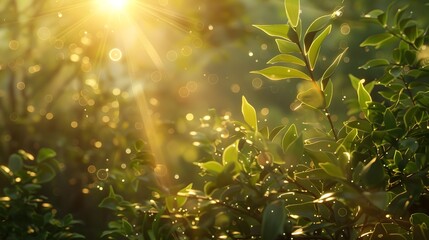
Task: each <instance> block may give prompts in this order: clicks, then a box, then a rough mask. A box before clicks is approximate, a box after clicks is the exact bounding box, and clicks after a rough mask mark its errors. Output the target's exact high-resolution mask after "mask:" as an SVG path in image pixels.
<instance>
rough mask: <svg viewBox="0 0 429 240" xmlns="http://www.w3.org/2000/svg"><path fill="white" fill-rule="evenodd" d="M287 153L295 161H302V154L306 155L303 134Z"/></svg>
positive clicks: (290, 146) (288, 148) (289, 147)
mask: <svg viewBox="0 0 429 240" xmlns="http://www.w3.org/2000/svg"><path fill="white" fill-rule="evenodd" d="M285 153H286V154H287V155H288V156H290V157H292V158H293V159H300V158H301V157H302V154H303V153H304V142H303V140H302V134H301V135H299V137H298V138H296V139H295V140H293V142H291V143H290V145H289V146H288V147H287V149H286V151H285Z"/></svg>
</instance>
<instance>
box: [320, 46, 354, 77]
mask: <svg viewBox="0 0 429 240" xmlns="http://www.w3.org/2000/svg"><path fill="white" fill-rule="evenodd" d="M347 50H348V48H346V49H344V51H343V52H342V53H340V54H339V55H338V56H337V57H336V58H335V60H334V61H333V62H332V63H331V65H329V67H328V68H327V69H326V71H325V72H324V73H323V75H322V78H321V79H322V80H325V79H328V78H330V77H331V76H332V74H334V72H335V70H336V69H337V67H338V64H340V61H341V59H342V58H343V55H344V54H345V53H346V51H347Z"/></svg>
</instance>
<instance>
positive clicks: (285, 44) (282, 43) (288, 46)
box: [276, 39, 299, 53]
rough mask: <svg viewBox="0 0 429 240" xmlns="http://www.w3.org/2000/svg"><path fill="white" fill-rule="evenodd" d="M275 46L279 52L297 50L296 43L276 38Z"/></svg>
mask: <svg viewBox="0 0 429 240" xmlns="http://www.w3.org/2000/svg"><path fill="white" fill-rule="evenodd" d="M276 43H277V47H278V49H279V51H280V52H281V53H294V52H299V47H298V45H296V43H294V42H291V41H289V40H283V39H276Z"/></svg>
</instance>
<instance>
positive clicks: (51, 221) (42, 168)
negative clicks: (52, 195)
mask: <svg viewBox="0 0 429 240" xmlns="http://www.w3.org/2000/svg"><path fill="white" fill-rule="evenodd" d="M55 156H56V153H55V152H54V151H53V150H51V149H48V148H42V149H40V151H39V153H38V154H37V156H36V158H35V157H34V156H33V155H31V154H30V153H27V152H24V151H22V150H21V151H19V152H18V153H17V154H12V155H11V156H10V158H9V162H8V165H7V166H5V165H1V166H0V172H1V179H2V182H7V184H6V186H4V188H3V193H2V194H4V195H3V196H2V197H0V222H1V224H0V239H5V240H14V239H16V240H18V239H34V240H36V239H37V240H42V239H83V238H84V237H83V236H82V235H80V234H78V233H76V232H74V231H72V228H73V227H74V225H76V224H78V223H79V221H77V220H74V219H73V217H72V215H71V214H68V215H66V216H64V217H63V218H58V217H57V216H56V212H57V210H56V209H54V207H53V206H52V204H51V203H49V201H48V198H47V197H45V196H43V195H41V194H40V193H39V192H40V190H41V188H42V185H43V184H45V183H48V182H50V181H52V180H53V179H54V177H55V175H56V173H57V171H58V169H59V164H58V162H57V160H55ZM5 180H6V181H5Z"/></svg>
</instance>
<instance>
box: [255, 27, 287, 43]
mask: <svg viewBox="0 0 429 240" xmlns="http://www.w3.org/2000/svg"><path fill="white" fill-rule="evenodd" d="M253 26H254V27H256V28H259V29H260V30H262V31H263V32H265V33H266V34H268V35H270V36H273V37H281V38H285V39H289V38H288V37H287V34H288V32H289V25H287V24H274V25H253Z"/></svg>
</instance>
